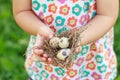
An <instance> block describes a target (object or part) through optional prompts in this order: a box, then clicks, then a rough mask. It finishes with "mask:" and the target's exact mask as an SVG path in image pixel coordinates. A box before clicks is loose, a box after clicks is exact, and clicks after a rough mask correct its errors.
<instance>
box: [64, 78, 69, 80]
mask: <svg viewBox="0 0 120 80" xmlns="http://www.w3.org/2000/svg"><path fill="white" fill-rule="evenodd" d="M62 80H70V79H68V78H63V79H62Z"/></svg>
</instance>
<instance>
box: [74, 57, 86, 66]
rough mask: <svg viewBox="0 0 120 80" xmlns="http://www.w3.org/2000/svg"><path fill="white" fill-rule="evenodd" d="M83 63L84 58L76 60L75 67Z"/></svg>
mask: <svg viewBox="0 0 120 80" xmlns="http://www.w3.org/2000/svg"><path fill="white" fill-rule="evenodd" d="M83 61H84V58H79V59H78V60H77V62H76V65H77V66H81V64H82V63H83Z"/></svg>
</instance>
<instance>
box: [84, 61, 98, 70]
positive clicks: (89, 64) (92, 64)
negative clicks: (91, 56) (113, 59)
mask: <svg viewBox="0 0 120 80" xmlns="http://www.w3.org/2000/svg"><path fill="white" fill-rule="evenodd" d="M95 67H96V65H95V63H94V62H93V61H92V62H90V63H88V64H87V67H86V68H87V69H90V70H94V69H95Z"/></svg>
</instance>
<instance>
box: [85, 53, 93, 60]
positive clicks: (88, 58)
mask: <svg viewBox="0 0 120 80" xmlns="http://www.w3.org/2000/svg"><path fill="white" fill-rule="evenodd" d="M93 57H94V55H93V53H90V54H88V55H87V57H86V61H89V60H91V59H92V58H93Z"/></svg>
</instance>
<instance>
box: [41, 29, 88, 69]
mask: <svg viewBox="0 0 120 80" xmlns="http://www.w3.org/2000/svg"><path fill="white" fill-rule="evenodd" d="M86 28H87V27H79V28H75V29H71V30H68V31H63V32H62V33H61V34H60V35H57V34H55V35H54V38H57V39H61V38H63V41H64V38H65V40H66V39H68V42H69V43H65V44H67V46H65V44H64V43H63V47H62V48H61V46H62V45H61V46H55V45H56V44H54V41H55V40H53V43H52V41H50V40H45V42H44V45H43V47H42V48H43V50H44V51H45V52H46V53H47V55H48V56H49V57H51V58H52V59H53V61H54V63H53V65H54V66H59V67H62V68H67V67H68V66H71V64H72V62H73V60H74V55H75V53H76V52H75V48H76V47H77V46H78V45H77V44H78V43H79V42H80V41H81V36H80V34H81V33H82V32H83V31H84V30H86ZM50 42H51V43H50ZM51 44H52V45H53V46H51ZM58 44H61V42H60V41H59V43H58ZM58 44H57V45H58ZM67 53H68V54H69V55H67ZM58 54H59V55H58ZM66 55H67V56H66ZM60 57H63V58H60Z"/></svg>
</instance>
